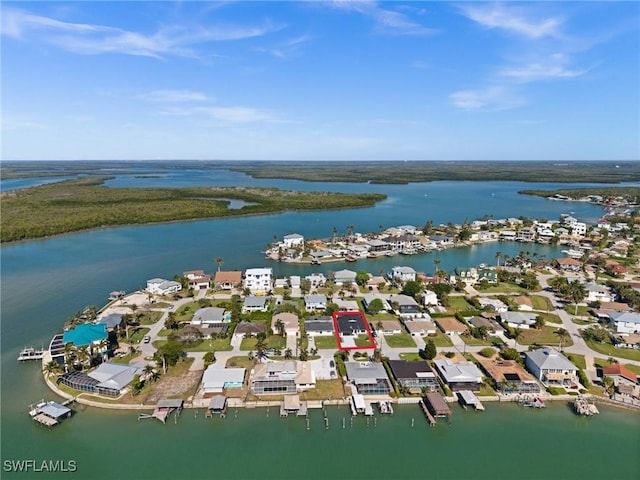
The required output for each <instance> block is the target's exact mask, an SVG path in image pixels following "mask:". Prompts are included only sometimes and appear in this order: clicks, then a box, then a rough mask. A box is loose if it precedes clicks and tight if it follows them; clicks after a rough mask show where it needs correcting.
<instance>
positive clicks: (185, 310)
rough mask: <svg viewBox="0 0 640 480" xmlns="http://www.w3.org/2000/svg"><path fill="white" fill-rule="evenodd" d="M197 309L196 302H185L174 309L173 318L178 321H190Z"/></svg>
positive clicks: (197, 304) (198, 305)
mask: <svg viewBox="0 0 640 480" xmlns="http://www.w3.org/2000/svg"><path fill="white" fill-rule="evenodd" d="M197 310H200V304H199V303H198V302H189V303H185V304H184V305H182V306H181V307H180V308H178V309H177V310H176V313H175V318H176V320H177V321H178V322H190V321H191V320H193V315H194V314H195V313H196V311H197Z"/></svg>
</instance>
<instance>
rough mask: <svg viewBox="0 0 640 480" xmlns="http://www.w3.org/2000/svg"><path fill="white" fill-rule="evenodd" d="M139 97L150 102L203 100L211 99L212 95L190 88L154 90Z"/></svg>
mask: <svg viewBox="0 0 640 480" xmlns="http://www.w3.org/2000/svg"><path fill="white" fill-rule="evenodd" d="M138 98H141V99H142V100H147V101H149V102H170V103H176V102H203V101H206V100H211V98H210V97H208V96H207V95H205V94H204V93H200V92H191V91H189V90H154V91H153V92H148V93H143V94H140V95H138Z"/></svg>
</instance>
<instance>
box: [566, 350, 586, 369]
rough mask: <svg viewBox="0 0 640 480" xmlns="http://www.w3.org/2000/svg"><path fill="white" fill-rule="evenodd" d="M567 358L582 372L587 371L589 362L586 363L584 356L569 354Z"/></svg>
mask: <svg viewBox="0 0 640 480" xmlns="http://www.w3.org/2000/svg"><path fill="white" fill-rule="evenodd" d="M566 357H567V358H568V359H569V361H570V362H571V363H573V364H574V365H575V366H576V367H578V368H581V369H582V370H586V369H587V362H586V361H585V358H584V355H580V354H578V353H568V354H567V355H566Z"/></svg>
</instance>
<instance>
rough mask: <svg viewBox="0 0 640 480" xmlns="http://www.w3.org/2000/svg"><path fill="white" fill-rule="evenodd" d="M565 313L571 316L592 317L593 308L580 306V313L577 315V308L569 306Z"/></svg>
mask: <svg viewBox="0 0 640 480" xmlns="http://www.w3.org/2000/svg"><path fill="white" fill-rule="evenodd" d="M564 311H565V312H567V313H568V314H569V315H577V316H578V317H591V308H590V307H587V306H586V305H578V313H576V306H575V305H573V304H568V305H565V306H564Z"/></svg>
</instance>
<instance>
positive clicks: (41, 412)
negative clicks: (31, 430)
mask: <svg viewBox="0 0 640 480" xmlns="http://www.w3.org/2000/svg"><path fill="white" fill-rule="evenodd" d="M72 401H73V399H72V400H68V401H66V402H65V403H64V404H62V403H58V402H53V401H50V402H45V401H44V400H41V401H39V402H37V403H34V404H31V405H29V415H30V416H31V418H33V420H34V421H36V422H38V423H40V424H42V425H44V426H45V427H49V428H51V427H53V426H55V425H57V424H58V423H60V422H61V421H62V420H63V419H65V418H69V417H70V416H71V413H72V410H71V409H70V408H69V407H67V406H66V405H68V404H69V403H71V402H72Z"/></svg>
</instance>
